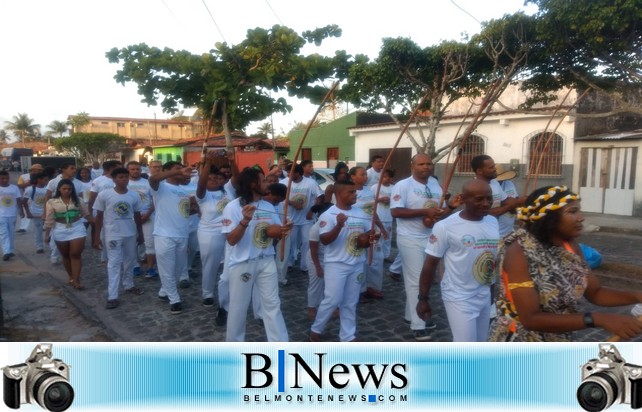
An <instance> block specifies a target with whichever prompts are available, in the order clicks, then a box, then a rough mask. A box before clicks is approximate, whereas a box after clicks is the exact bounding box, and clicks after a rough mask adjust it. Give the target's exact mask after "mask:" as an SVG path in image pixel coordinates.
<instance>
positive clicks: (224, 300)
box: [218, 241, 232, 310]
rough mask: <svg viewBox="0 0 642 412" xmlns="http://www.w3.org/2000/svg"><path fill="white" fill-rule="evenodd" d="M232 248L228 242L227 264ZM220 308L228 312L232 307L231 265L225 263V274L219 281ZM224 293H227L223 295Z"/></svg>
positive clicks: (226, 248) (226, 246)
mask: <svg viewBox="0 0 642 412" xmlns="http://www.w3.org/2000/svg"><path fill="white" fill-rule="evenodd" d="M231 248H232V246H230V244H229V243H227V241H226V242H225V262H227V257H228V256H229V255H230V249H231ZM218 290H219V294H218V306H219V307H220V308H223V309H225V310H228V309H229V307H230V265H228V264H227V263H225V264H224V265H223V273H221V278H220V279H219V280H218ZM222 291H225V292H226V293H225V294H223V293H222Z"/></svg>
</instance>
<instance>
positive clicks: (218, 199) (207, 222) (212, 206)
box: [196, 190, 231, 232]
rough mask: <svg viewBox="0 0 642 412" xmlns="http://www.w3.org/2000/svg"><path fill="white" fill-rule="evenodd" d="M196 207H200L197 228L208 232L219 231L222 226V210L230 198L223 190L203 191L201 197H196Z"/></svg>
mask: <svg viewBox="0 0 642 412" xmlns="http://www.w3.org/2000/svg"><path fill="white" fill-rule="evenodd" d="M196 201H197V202H198V207H199V208H200V209H201V221H200V223H199V226H198V230H201V231H208V232H220V231H221V227H222V226H223V210H224V209H225V206H227V204H228V203H230V201H231V199H230V198H229V197H227V193H226V192H225V191H223V190H215V191H213V192H209V191H207V192H205V196H203V198H202V199H199V198H198V196H197V197H196Z"/></svg>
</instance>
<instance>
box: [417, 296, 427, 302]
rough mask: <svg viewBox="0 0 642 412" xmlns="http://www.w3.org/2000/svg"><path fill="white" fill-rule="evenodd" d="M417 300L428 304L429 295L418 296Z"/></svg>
mask: <svg viewBox="0 0 642 412" xmlns="http://www.w3.org/2000/svg"><path fill="white" fill-rule="evenodd" d="M417 299H418V300H419V302H428V295H418V296H417Z"/></svg>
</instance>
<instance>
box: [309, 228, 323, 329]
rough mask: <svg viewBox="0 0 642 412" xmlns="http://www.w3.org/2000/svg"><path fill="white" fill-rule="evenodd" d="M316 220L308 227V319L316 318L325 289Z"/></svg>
mask: <svg viewBox="0 0 642 412" xmlns="http://www.w3.org/2000/svg"><path fill="white" fill-rule="evenodd" d="M320 223H321V222H320V221H317V222H316V223H315V224H314V225H312V227H311V228H310V248H309V250H308V255H307V256H306V259H307V261H308V319H310V320H312V321H313V320H314V319H315V318H316V313H317V309H318V308H319V305H320V304H321V301H322V300H323V291H324V289H325V282H324V281H323V277H324V274H325V272H324V271H323V256H324V253H325V246H324V245H323V243H321V240H320V239H319V229H320V227H319V224H320Z"/></svg>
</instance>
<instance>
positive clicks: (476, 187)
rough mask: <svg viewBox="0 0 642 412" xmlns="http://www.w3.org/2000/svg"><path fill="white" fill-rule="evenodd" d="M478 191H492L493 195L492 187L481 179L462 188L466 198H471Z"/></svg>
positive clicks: (469, 182)
mask: <svg viewBox="0 0 642 412" xmlns="http://www.w3.org/2000/svg"><path fill="white" fill-rule="evenodd" d="M477 191H482V192H484V191H490V192H491V195H492V189H491V188H490V185H489V184H488V183H486V182H484V181H483V180H480V179H472V180H469V181H467V182H466V183H464V186H463V187H462V193H463V195H464V197H466V196H471V195H472V193H474V192H477Z"/></svg>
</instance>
